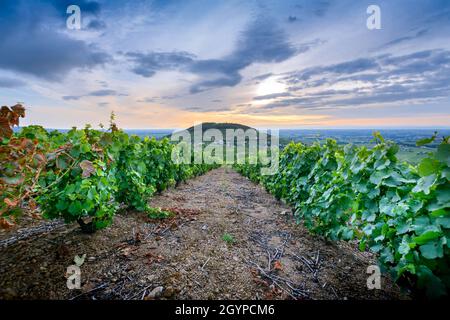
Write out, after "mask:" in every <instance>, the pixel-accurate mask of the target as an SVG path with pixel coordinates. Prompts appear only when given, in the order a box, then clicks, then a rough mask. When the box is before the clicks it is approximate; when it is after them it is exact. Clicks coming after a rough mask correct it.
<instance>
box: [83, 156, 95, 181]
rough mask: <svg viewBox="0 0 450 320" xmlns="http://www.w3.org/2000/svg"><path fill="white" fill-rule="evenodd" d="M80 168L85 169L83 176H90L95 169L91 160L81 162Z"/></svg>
mask: <svg viewBox="0 0 450 320" xmlns="http://www.w3.org/2000/svg"><path fill="white" fill-rule="evenodd" d="M80 168H81V169H82V170H83V173H82V175H81V176H82V177H83V178H89V177H90V176H91V175H92V174H93V173H94V171H95V168H94V164H93V163H92V162H91V161H89V160H83V161H81V162H80Z"/></svg>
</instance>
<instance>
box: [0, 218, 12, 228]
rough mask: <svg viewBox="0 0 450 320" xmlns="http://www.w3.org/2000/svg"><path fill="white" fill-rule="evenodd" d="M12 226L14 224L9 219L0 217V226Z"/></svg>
mask: <svg viewBox="0 0 450 320" xmlns="http://www.w3.org/2000/svg"><path fill="white" fill-rule="evenodd" d="M12 226H14V224H13V223H11V222H10V221H8V220H7V219H5V218H0V228H3V229H8V228H11V227H12Z"/></svg>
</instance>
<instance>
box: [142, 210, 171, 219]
mask: <svg viewBox="0 0 450 320" xmlns="http://www.w3.org/2000/svg"><path fill="white" fill-rule="evenodd" d="M146 212H147V216H148V217H149V218H150V219H167V218H171V217H173V216H174V215H175V213H173V212H171V211H166V210H162V209H161V208H148V209H147V211H146Z"/></svg>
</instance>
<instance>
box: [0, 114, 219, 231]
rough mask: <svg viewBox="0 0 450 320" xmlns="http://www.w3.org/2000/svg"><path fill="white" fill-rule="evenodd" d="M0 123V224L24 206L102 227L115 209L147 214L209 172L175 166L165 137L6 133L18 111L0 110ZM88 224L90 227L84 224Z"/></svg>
mask: <svg viewBox="0 0 450 320" xmlns="http://www.w3.org/2000/svg"><path fill="white" fill-rule="evenodd" d="M1 112H2V113H1V118H0V119H1V120H2V121H0V223H1V224H2V225H3V226H8V225H11V224H12V223H13V222H14V220H15V217H17V216H18V215H19V214H20V213H21V212H22V208H24V207H26V208H27V211H35V210H36V209H39V210H40V211H41V213H42V214H43V216H44V217H46V218H60V217H62V218H64V220H65V221H66V222H73V221H77V222H78V223H79V224H80V226H81V228H82V229H83V231H85V232H93V231H95V230H97V229H100V228H104V227H106V226H108V225H109V224H110V223H111V221H112V218H113V216H114V214H115V213H116V212H117V211H118V209H119V205H120V204H125V205H126V206H128V207H130V208H131V209H135V210H138V211H144V212H147V213H151V212H153V211H154V210H152V208H149V206H148V199H149V197H151V196H152V195H153V194H155V193H156V192H160V191H162V190H164V189H166V188H168V187H170V186H174V185H176V184H178V183H180V182H182V181H185V180H187V179H189V178H191V177H194V176H196V175H200V174H203V173H204V172H206V171H207V170H210V169H211V168H213V167H214V166H213V165H207V164H176V163H174V162H173V161H172V159H171V157H172V149H173V144H172V143H170V141H169V140H168V139H163V140H159V141H158V140H156V139H154V138H152V139H150V138H145V139H143V140H142V139H141V138H139V137H137V136H129V135H128V134H126V133H125V132H123V131H121V130H119V129H118V128H117V126H116V125H115V124H114V122H113V121H114V119H113V118H112V119H111V123H110V127H109V130H106V131H104V130H93V129H91V128H90V127H89V126H86V128H84V129H81V130H80V129H76V128H73V129H71V130H69V131H68V132H66V133H63V132H59V131H56V130H55V131H51V132H49V131H47V130H45V129H44V128H42V127H40V126H27V127H24V128H22V129H21V130H20V131H19V132H18V133H13V131H12V129H11V127H12V126H13V125H18V124H19V118H20V117H24V116H25V109H24V108H23V107H22V106H21V105H16V106H14V107H12V108H8V107H2V109H1ZM86 219H88V220H89V221H88V222H86V221H87V220H86Z"/></svg>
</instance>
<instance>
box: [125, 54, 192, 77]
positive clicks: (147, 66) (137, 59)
mask: <svg viewBox="0 0 450 320" xmlns="http://www.w3.org/2000/svg"><path fill="white" fill-rule="evenodd" d="M125 55H126V56H127V57H128V59H129V60H130V61H132V62H133V63H134V65H135V66H134V67H133V69H132V71H133V72H134V73H136V74H138V75H141V76H143V77H146V78H149V77H152V76H153V75H154V74H155V73H156V72H157V71H161V70H176V69H180V68H184V67H186V66H187V65H189V64H191V63H192V62H193V61H194V58H195V56H194V55H192V54H190V53H188V52H150V53H139V52H128V53H126V54H125Z"/></svg>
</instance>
